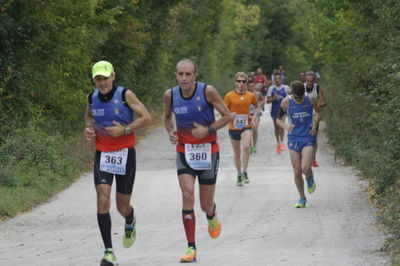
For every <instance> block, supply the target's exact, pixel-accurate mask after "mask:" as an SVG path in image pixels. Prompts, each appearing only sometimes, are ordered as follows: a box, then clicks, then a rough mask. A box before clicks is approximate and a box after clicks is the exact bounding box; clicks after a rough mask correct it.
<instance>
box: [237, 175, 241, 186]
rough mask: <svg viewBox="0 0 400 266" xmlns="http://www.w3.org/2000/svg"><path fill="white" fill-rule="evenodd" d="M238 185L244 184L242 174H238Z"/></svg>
mask: <svg viewBox="0 0 400 266" xmlns="http://www.w3.org/2000/svg"><path fill="white" fill-rule="evenodd" d="M236 186H238V187H241V186H243V177H242V175H238V176H237V180H236Z"/></svg>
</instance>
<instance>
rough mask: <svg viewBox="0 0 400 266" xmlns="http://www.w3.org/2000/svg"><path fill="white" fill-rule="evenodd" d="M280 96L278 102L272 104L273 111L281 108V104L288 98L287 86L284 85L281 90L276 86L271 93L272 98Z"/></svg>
mask: <svg viewBox="0 0 400 266" xmlns="http://www.w3.org/2000/svg"><path fill="white" fill-rule="evenodd" d="M275 95H276V96H278V97H279V99H278V100H276V101H273V102H272V105H271V108H272V109H276V108H278V109H279V107H280V106H281V102H282V100H283V99H284V98H285V97H286V95H287V88H286V86H285V85H282V86H281V88H280V89H279V90H278V89H277V88H276V87H275V86H273V87H272V91H271V96H272V97H273V96H275Z"/></svg>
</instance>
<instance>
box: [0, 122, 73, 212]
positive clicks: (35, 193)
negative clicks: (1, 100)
mask: <svg viewBox="0 0 400 266" xmlns="http://www.w3.org/2000/svg"><path fill="white" fill-rule="evenodd" d="M46 124H47V121H46V120H45V119H44V118H43V117H37V118H35V119H32V120H31V121H29V122H27V124H26V125H25V126H24V127H22V128H15V129H14V130H13V132H12V133H11V134H10V135H9V136H8V138H7V139H6V140H5V141H4V142H3V143H2V144H1V145H0V160H1V161H2V162H3V166H4V167H2V168H0V191H3V192H4V193H2V195H3V196H2V201H1V203H0V216H4V215H7V216H8V215H11V216H13V215H15V213H16V212H18V211H19V210H21V209H26V208H27V207H28V206H30V205H31V204H35V203H37V202H38V201H41V200H43V199H45V198H47V197H48V196H50V195H52V194H53V193H54V192H56V191H57V190H58V189H60V188H62V187H64V186H65V185H66V184H68V183H69V182H71V181H72V180H73V178H74V177H75V176H76V174H77V173H78V172H79V171H80V170H81V169H80V168H79V166H78V165H79V164H78V162H77V159H76V158H75V157H72V156H70V155H69V153H68V152H67V150H68V143H67V141H66V140H65V139H64V138H63V137H62V136H61V134H59V133H57V132H51V135H49V131H48V130H46V127H45V126H44V125H46ZM20 192H23V193H24V194H20Z"/></svg>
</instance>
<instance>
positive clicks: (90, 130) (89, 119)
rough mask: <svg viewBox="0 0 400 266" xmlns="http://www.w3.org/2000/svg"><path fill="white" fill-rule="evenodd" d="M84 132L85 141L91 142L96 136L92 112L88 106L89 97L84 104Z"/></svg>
mask: <svg viewBox="0 0 400 266" xmlns="http://www.w3.org/2000/svg"><path fill="white" fill-rule="evenodd" d="M85 125H86V127H85V131H84V135H85V137H86V140H92V139H93V138H94V137H95V136H96V131H95V125H94V121H93V116H92V110H91V108H90V104H89V97H88V99H87V102H86V112H85Z"/></svg>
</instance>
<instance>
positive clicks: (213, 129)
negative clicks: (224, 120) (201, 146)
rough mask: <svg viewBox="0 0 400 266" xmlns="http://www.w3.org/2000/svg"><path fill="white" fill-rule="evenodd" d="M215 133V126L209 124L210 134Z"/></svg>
mask: <svg viewBox="0 0 400 266" xmlns="http://www.w3.org/2000/svg"><path fill="white" fill-rule="evenodd" d="M213 133H215V128H213V127H212V126H211V125H209V126H208V134H209V135H211V134H213Z"/></svg>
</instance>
